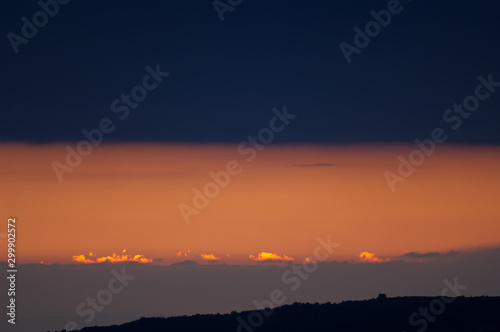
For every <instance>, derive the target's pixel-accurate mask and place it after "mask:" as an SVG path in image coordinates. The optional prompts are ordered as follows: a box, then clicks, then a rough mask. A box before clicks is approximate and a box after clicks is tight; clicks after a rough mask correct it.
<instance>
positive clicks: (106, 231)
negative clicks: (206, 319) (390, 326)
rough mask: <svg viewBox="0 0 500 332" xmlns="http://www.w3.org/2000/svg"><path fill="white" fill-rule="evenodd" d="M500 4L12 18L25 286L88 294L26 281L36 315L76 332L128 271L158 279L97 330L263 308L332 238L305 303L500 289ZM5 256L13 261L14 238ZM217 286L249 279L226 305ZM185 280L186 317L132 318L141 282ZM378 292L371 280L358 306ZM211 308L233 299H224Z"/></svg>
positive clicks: (10, 55) (208, 8)
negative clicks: (256, 303)
mask: <svg viewBox="0 0 500 332" xmlns="http://www.w3.org/2000/svg"><path fill="white" fill-rule="evenodd" d="M498 10H500V4H499V3H498V2H496V1H490V0H488V1H481V2H465V1H463V2H455V1H440V2H439V3H435V2H431V1H425V0H419V1H411V0H402V1H396V0H390V1H385V0H384V1H376V2H373V1H335V2H333V1H326V0H315V1H305V0H293V1H281V0H279V1H272V2H269V1H261V0H256V1H236V0H234V1H224V0H221V1H190V2H186V1H175V2H174V1H148V2H146V3H139V2H137V1H130V2H126V3H123V2H120V3H118V2H113V1H111V2H105V3H104V2H99V1H85V2H83V1H67V2H66V3H65V1H63V0H60V1H59V2H55V0H47V1H45V2H44V0H42V1H41V2H36V1H16V2H10V3H6V4H4V10H2V11H0V22H1V23H0V27H1V30H2V31H3V34H4V39H3V42H2V43H0V56H1V58H2V60H3V61H2V66H1V72H0V77H1V78H0V88H1V91H2V104H1V112H0V170H1V172H0V183H1V188H2V190H0V203H1V205H0V209H1V212H2V213H1V214H2V219H3V221H2V222H3V223H5V224H7V220H8V219H9V218H16V223H17V224H16V227H17V228H16V232H17V240H16V241H17V242H16V255H17V256H16V258H17V262H18V264H20V266H25V268H26V270H25V271H27V272H26V273H29V274H33V275H36V274H41V275H43V276H44V278H46V279H43V280H46V282H47V283H50V280H59V284H62V285H63V288H66V287H70V285H74V284H78V285H81V289H79V290H78V292H77V291H75V292H74V293H72V292H71V291H66V292H62V293H61V294H58V295H57V296H56V298H58V299H59V298H60V299H61V300H60V301H61V303H62V304H63V305H62V307H61V308H59V309H57V306H54V307H52V309H47V310H45V309H44V311H43V314H42V313H41V312H42V311H40V309H39V308H40V303H43V301H44V300H46V298H47V296H48V295H47V294H45V293H44V291H43V289H41V288H40V287H38V288H37V287H34V285H41V284H43V283H42V282H40V281H36V280H35V279H34V278H32V277H31V276H28V275H24V276H22V270H21V269H20V273H19V274H20V275H21V276H20V278H21V279H20V280H22V281H23V283H24V285H26V286H24V287H26V288H27V289H26V291H23V289H22V288H21V287H20V289H19V292H20V295H19V296H20V298H21V299H24V302H25V306H26V307H25V310H26V311H24V312H23V311H22V310H21V309H20V312H19V315H20V316H19V317H20V320H21V321H23V319H24V323H23V324H28V323H27V322H28V321H29V322H30V323H29V324H33V325H30V326H37V327H39V326H43V327H47V328H49V327H50V328H59V329H62V328H64V323H65V321H66V320H67V319H69V318H68V317H70V316H75V310H74V308H75V307H76V306H77V305H78V303H79V301H80V300H78V299H81V298H83V299H85V296H87V295H86V294H88V295H90V294H92V293H94V294H95V293H97V292H98V291H99V287H102V286H98V285H102V284H105V283H106V282H107V280H109V278H110V277H112V274H110V273H111V272H110V271H111V270H112V269H117V270H119V269H121V267H122V266H125V267H127V268H130V269H133V270H134V271H135V270H136V269H138V270H137V271H140V272H136V274H137V275H138V278H137V280H136V281H135V282H134V283H135V284H136V285H143V286H134V287H137V288H134V289H136V290H135V291H134V292H131V293H130V295H128V297H124V298H123V299H122V300H119V301H113V302H112V303H111V304H110V306H109V308H110V309H107V311H106V312H104V313H103V314H102V316H101V318H99V317H97V318H95V320H92V321H91V322H87V324H91V323H92V324H94V323H95V322H103V323H105V322H113V323H120V322H124V320H125V319H126V318H124V317H128V318H132V317H136V315H139V316H138V317H140V315H143V316H148V315H153V314H155V315H163V316H169V315H174V314H194V313H203V312H216V311H217V312H230V311H232V310H247V309H251V308H252V301H251V300H249V299H248V297H251V296H252V294H257V293H258V294H262V293H261V292H267V291H268V289H267V288H265V287H264V288H265V289H264V288H259V285H264V284H266V283H272V282H275V281H276V278H275V277H276V274H281V273H283V271H284V270H286V269H288V268H290V267H291V266H292V267H293V266H296V265H298V264H302V262H308V263H311V262H314V261H318V257H319V256H318V255H317V251H316V249H315V248H316V247H317V246H318V243H319V242H318V241H319V240H318V239H323V240H321V241H327V242H328V243H331V244H333V243H334V244H335V250H334V252H333V253H332V252H328V253H329V255H328V257H327V258H326V260H325V261H324V262H323V263H324V265H323V266H324V267H325V269H323V271H324V272H321V273H320V272H318V273H319V276H318V277H317V278H318V279H317V280H318V283H317V285H318V287H316V288H314V289H310V290H309V291H307V292H306V291H301V292H303V293H300V294H302V295H301V296H298V297H296V299H299V300H303V301H311V302H316V301H328V300H329V299H331V301H339V300H340V301H341V300H346V299H351V298H352V299H354V298H357V299H363V298H369V297H370V296H375V295H377V294H378V293H379V292H382V291H383V292H387V293H388V295H391V296H402V295H432V294H439V292H440V290H441V288H442V287H441V285H442V280H444V279H446V278H447V279H450V280H451V279H452V278H454V277H458V278H465V279H467V283H468V285H469V287H470V293H469V294H470V295H483V294H486V295H499V294H500V289H499V288H498V286H495V284H494V283H493V282H492V280H494V278H495V277H497V276H498V274H499V272H500V271H498V268H496V269H495V268H492V267H494V266H498V264H497V263H498V248H499V247H500V238H499V235H498V234H500V232H499V231H500V223H499V221H500V212H499V210H498V208H497V205H498V204H497V197H499V194H500V176H499V174H498V169H499V166H500V150H499V149H500V148H499V144H500V131H499V130H498V123H499V121H500V113H499V112H498V109H499V108H500V96H499V94H500V90H499V89H500V64H499V62H498V58H499V56H500V48H499V47H498V42H497V41H498V33H497V32H498V30H499V28H500V22H499V21H498V18H497V16H498V15H497V14H496V13H498ZM41 11H45V12H47V13H48V14H43V12H41ZM40 13H42V14H40ZM40 20H41V21H40ZM33 22H35V23H36V24H37V25H34V23H33ZM37 22H38V23H37ZM326 239H328V240H326ZM0 241H1V242H0V246H1V247H2V248H3V249H2V251H1V252H0V261H2V262H5V261H6V260H7V258H8V257H7V246H6V244H7V235H6V233H0ZM321 241H320V243H323V242H321ZM323 249H324V246H323ZM325 250H326V249H325ZM123 264H125V265H123ZM127 264H130V265H127ZM398 264H400V265H398ZM405 264H406V265H405ZM460 264H464V266H468V267H470V268H471V269H473V272H467V273H465V272H464V271H465V270H464V269H460V268H457V266H459V265H460ZM495 264H496V265H495ZM395 267H397V271H398V272H397V273H396V272H395V271H394V268H395ZM407 267H408V269H409V270H410V271H413V272H415V271H421V272H416V273H417V275H418V276H420V277H422V284H421V285H417V286H415V287H413V286H410V284H411V283H410V280H414V278H416V276H415V275H412V274H411V273H409V274H407V273H406V272H404V273H403V272H402V270H404V269H405V268H407ZM338 269H340V270H342V271H344V272H342V273H344V274H343V276H344V277H343V278H340V279H339V280H340V281H339V283H338V284H336V286H333V285H332V284H331V283H330V282H329V281H328V280H330V277H331V276H332V275H334V274H335V273H337V272H338ZM370 269H373V270H370ZM398 269H401V270H398ZM28 271H29V272H28ZM207 271H210V272H207ZM244 271H249V272H248V274H245V273H244ZM276 271H278V272H276ZM367 271H368V272H367ZM373 271H377V272H376V275H377V278H379V279H377V280H379V281H380V282H379V283H370V282H369V280H367V279H366V278H367V277H366V274H367V273H368V274H370V273H373ZM73 273H76V274H77V275H78V278H77V277H76V276H74V277H73V279H65V278H64V276H66V275H73ZM206 273H208V274H209V275H210V278H214V279H217V278H222V279H223V280H226V279H224V278H228V276H231V275H234V276H235V278H236V279H234V280H232V283H231V284H230V286H228V287H222V286H221V287H219V288H216V290H214V289H212V290H210V292H208V291H207V289H205V288H203V287H207V286H206V284H205V283H204V281H203V280H204V279H203V276H204V275H205V274H206ZM172 275H174V276H175V277H173V279H169V278H170V277H171V276H172ZM195 275H196V276H195ZM361 275H362V276H361ZM393 275H398V276H400V277H401V278H407V280H408V281H407V283H405V284H404V285H407V286H401V287H399V286H396V285H395V284H394V279H393V277H392V276H393ZM484 275H487V277H484ZM139 276H142V279H141V277H139ZM410 276H412V277H410ZM22 278H26V279H22ZM162 278H163V279H164V278H167V279H168V280H169V281H168V282H161V280H163V279H162ZM176 278H178V279H176ZM273 278H274V279H273ZM485 278H486V279H485ZM271 279H272V280H274V281H271ZM417 279H418V278H417ZM497 279H498V278H497ZM86 280H89V281H88V282H87V281H86ZM90 280H91V281H90ZM141 280H142V281H141ZM179 280H192V282H193V284H195V285H197V286H196V287H195V289H196V290H197V291H193V292H192V293H189V294H190V295H189V296H187V297H186V299H185V302H183V303H184V304H183V306H182V308H181V309H179V310H177V309H176V307H175V306H174V305H173V302H172V303H170V304H168V305H165V308H166V309H165V310H164V311H160V312H159V311H157V310H156V309H155V307H154V305H159V303H160V302H161V301H163V300H161V301H160V300H158V301H160V302H155V300H154V299H152V302H151V303H152V305H151V306H150V307H148V308H145V309H144V310H143V311H140V312H139V311H137V310H136V311H135V313H134V314H132V312H133V311H130V310H129V309H127V310H125V309H123V307H124V306H126V305H127V303H131V302H133V301H136V300H137V298H136V296H140V289H147V290H148V291H147V294H149V295H150V296H151V297H152V298H155V291H157V292H159V293H158V294H160V293H161V294H164V295H165V294H167V293H168V292H170V291H171V290H172V289H175V285H176V283H178V282H180V281H179ZM277 280H278V284H280V282H279V280H280V278H279V276H278V277H277ZM359 280H363V282H365V283H368V284H369V285H371V286H370V287H367V288H366V289H365V288H363V291H359V292H357V291H356V289H357V288H356V286H357V285H359V283H360V281H359ZM99 282H101V283H99ZM242 285H243V286H242ZM244 285H252V286H251V287H250V286H249V289H253V291H251V292H249V293H245V292H246V290H244V288H245V286H244ZM381 285H383V286H381ZM281 286H282V287H285V286H283V285H282V284H281ZM143 287H144V288H143ZM286 287H288V286H286ZM33 289H35V290H36V291H34V292H33ZM325 289H329V290H330V291H328V292H325ZM334 289H335V290H336V291H337V292H334V291H333V290H334ZM339 289H342V291H340V290H339ZM28 290H31V291H30V293H29V294H33V296H32V297H30V298H28V297H26V294H28V293H24V292H27V291H28ZM82 290H85V291H83V293H82ZM257 290H258V291H257ZM433 290H436V291H435V292H434V291H433ZM165 292H166V293H165ZM212 292H213V293H212ZM238 292H240V293H238ZM339 292H340V293H339ZM123 293H124V296H125V295H126V293H127V291H124V292H123ZM138 294H139V295H138ZM213 294H218V295H219V296H221V298H226V301H222V302H220V303H219V304H217V305H215V306H211V305H210V303H209V302H210V300H209V299H210V297H213V296H214V295H213ZM233 295H234V296H233ZM198 296H201V298H203V301H201V303H198V304H196V305H195V304H194V303H195V302H196V299H198ZM328 296H330V297H328ZM291 299H292V297H290V301H291ZM183 301H184V300H183ZM26 302H29V304H28V303H26ZM161 303H162V302H161ZM20 307H21V308H22V304H20ZM68 308H69V309H68ZM66 309H68V310H69V311H67V310H66ZM109 315H114V318H110V319H109V320H108V318H105V317H108V316H109ZM76 316H77V318H74V317H73V318H72V319H80V322H79V326H82V324H83V325H85V323H82V321H81V315H78V314H76ZM117 317H118V318H117ZM138 317H136V318H138ZM26 326H28V325H26ZM9 327H10V326H9Z"/></svg>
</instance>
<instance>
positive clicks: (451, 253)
mask: <svg viewBox="0 0 500 332" xmlns="http://www.w3.org/2000/svg"><path fill="white" fill-rule="evenodd" d="M459 254H460V252H458V251H454V250H450V251H448V252H445V253H440V252H436V251H432V252H424V253H419V252H415V251H412V252H409V253H406V254H404V255H403V256H399V257H398V258H403V259H420V260H422V259H433V258H447V257H454V256H457V255H459Z"/></svg>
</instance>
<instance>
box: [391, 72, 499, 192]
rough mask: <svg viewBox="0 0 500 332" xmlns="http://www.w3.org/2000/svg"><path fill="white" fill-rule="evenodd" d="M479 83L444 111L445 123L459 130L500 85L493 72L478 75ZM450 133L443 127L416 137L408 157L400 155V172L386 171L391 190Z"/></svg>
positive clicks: (413, 170)
mask: <svg viewBox="0 0 500 332" xmlns="http://www.w3.org/2000/svg"><path fill="white" fill-rule="evenodd" d="M477 80H478V81H479V84H478V85H477V86H476V89H475V90H474V94H471V95H469V96H467V97H465V98H464V101H463V102H462V104H456V103H455V104H453V109H451V108H449V109H447V110H446V111H444V113H443V120H444V122H445V123H448V124H451V129H453V130H457V129H458V128H460V127H461V126H462V121H463V120H464V119H467V118H469V117H470V116H471V113H473V112H474V111H476V110H477V109H478V108H479V104H480V101H485V100H487V99H488V98H490V96H491V94H492V93H494V92H495V88H498V87H500V82H495V81H493V78H492V74H489V75H488V79H485V78H484V77H483V76H481V75H480V76H478V77H477ZM447 139H448V135H446V134H445V130H444V129H442V128H439V127H438V128H434V129H433V130H432V132H431V135H430V138H426V139H423V140H422V141H420V140H418V139H415V141H414V143H415V145H416V146H417V147H416V148H415V149H414V150H412V151H411V152H410V154H409V155H408V158H407V159H406V158H405V157H403V156H402V155H399V156H398V160H399V165H398V171H397V173H398V174H395V173H393V172H390V171H385V172H384V177H385V180H386V181H387V184H388V185H389V189H390V190H391V192H393V193H394V192H395V191H396V184H397V183H403V182H405V181H406V179H407V178H408V177H409V176H410V175H412V174H413V173H414V172H415V167H417V166H420V165H422V164H423V163H424V161H425V160H426V158H428V157H430V156H431V155H432V154H433V153H434V152H435V151H436V144H441V143H444V142H446V140H447Z"/></svg>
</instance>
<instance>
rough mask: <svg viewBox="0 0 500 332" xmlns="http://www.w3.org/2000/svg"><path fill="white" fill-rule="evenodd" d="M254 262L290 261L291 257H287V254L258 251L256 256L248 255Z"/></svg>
mask: <svg viewBox="0 0 500 332" xmlns="http://www.w3.org/2000/svg"><path fill="white" fill-rule="evenodd" d="M248 257H250V259H252V260H253V261H255V262H261V263H262V262H264V263H265V262H269V263H270V262H291V261H293V257H288V256H287V255H283V256H280V255H277V254H274V253H270V252H260V253H259V254H258V255H257V256H255V255H250V256H248Z"/></svg>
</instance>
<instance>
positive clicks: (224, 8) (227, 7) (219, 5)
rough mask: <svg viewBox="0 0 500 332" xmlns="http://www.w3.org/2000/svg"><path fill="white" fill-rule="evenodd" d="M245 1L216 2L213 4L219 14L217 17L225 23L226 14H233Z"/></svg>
mask: <svg viewBox="0 0 500 332" xmlns="http://www.w3.org/2000/svg"><path fill="white" fill-rule="evenodd" d="M242 2H243V0H225V1H223V0H214V1H213V2H212V5H213V6H214V9H215V12H216V13H217V16H219V20H220V21H221V22H223V21H224V13H225V12H232V11H233V10H234V8H236V7H237V6H239V5H240V4H241V3H242Z"/></svg>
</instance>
